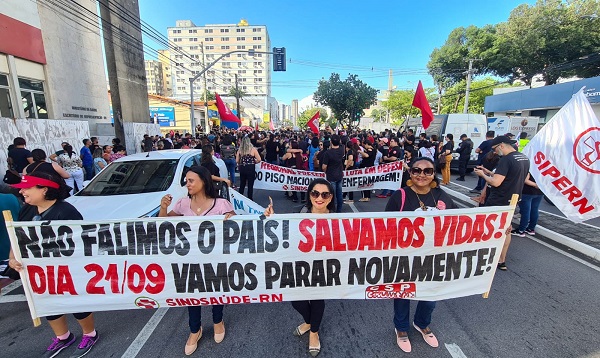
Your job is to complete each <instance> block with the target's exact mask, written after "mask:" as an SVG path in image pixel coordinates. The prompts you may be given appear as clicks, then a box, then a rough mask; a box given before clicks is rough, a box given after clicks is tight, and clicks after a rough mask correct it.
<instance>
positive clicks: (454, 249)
mask: <svg viewBox="0 0 600 358" xmlns="http://www.w3.org/2000/svg"><path fill="white" fill-rule="evenodd" d="M513 210H514V206H507V207H484V208H475V209H455V210H444V211H427V212H424V211H415V212H383V213H360V214H348V213H344V214H327V215H316V214H310V215H307V214H303V215H302V216H300V215H298V214H286V215H274V216H271V217H269V218H265V217H264V216H258V215H244V216H241V215H239V216H234V217H233V218H232V219H229V220H225V221H224V220H223V216H212V217H167V218H143V219H142V218H140V219H128V220H123V221H104V222H91V221H53V222H45V223H42V222H10V221H9V222H7V228H8V230H9V234H10V236H11V241H12V243H13V248H14V251H15V255H16V257H17V259H19V260H20V261H21V262H22V263H23V265H24V267H25V270H24V272H23V273H22V275H21V276H22V278H23V287H24V289H25V290H26V292H27V296H28V302H29V305H30V310H31V312H32V316H33V317H40V316H47V315H55V314H62V313H70V312H86V311H90V310H93V311H107V310H120V309H134V308H158V307H179V306H190V305H199V306H204V305H213V304H242V303H263V302H281V301H294V300H315V299H380V298H409V299H417V300H440V299H447V298H454V297H461V296H467V295H473V294H479V293H484V292H486V291H489V289H490V286H491V283H492V279H493V276H494V273H495V270H496V265H497V263H498V258H499V254H500V251H501V249H502V245H503V243H504V238H505V231H506V229H507V227H508V226H509V225H510V222H511V219H512V215H513V214H512V213H513Z"/></svg>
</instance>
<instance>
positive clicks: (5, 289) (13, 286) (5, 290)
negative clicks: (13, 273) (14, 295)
mask: <svg viewBox="0 0 600 358" xmlns="http://www.w3.org/2000/svg"><path fill="white" fill-rule="evenodd" d="M19 287H21V280H18V281H14V282H11V283H10V284H8V285H6V286H4V287H2V294H1V295H2V296H4V295H6V294H8V293H10V292H11V291H13V290H15V289H17V288H19Z"/></svg>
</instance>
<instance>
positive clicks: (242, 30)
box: [236, 29, 246, 32]
mask: <svg viewBox="0 0 600 358" xmlns="http://www.w3.org/2000/svg"><path fill="white" fill-rule="evenodd" d="M236 32H246V29H236Z"/></svg>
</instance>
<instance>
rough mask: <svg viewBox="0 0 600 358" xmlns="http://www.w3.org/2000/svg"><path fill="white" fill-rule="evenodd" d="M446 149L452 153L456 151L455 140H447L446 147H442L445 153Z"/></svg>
mask: <svg viewBox="0 0 600 358" xmlns="http://www.w3.org/2000/svg"><path fill="white" fill-rule="evenodd" d="M445 151H449V152H450V153H452V152H453V151H454V142H446V144H444V147H443V148H442V153H444V152H445Z"/></svg>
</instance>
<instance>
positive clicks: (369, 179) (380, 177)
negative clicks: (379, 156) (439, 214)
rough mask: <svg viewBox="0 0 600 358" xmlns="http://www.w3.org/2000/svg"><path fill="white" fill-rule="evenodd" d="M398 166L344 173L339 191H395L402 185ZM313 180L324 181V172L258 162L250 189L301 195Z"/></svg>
mask: <svg viewBox="0 0 600 358" xmlns="http://www.w3.org/2000/svg"><path fill="white" fill-rule="evenodd" d="M402 163H403V162H401V161H399V162H393V163H387V164H381V165H379V166H376V167H368V168H360V169H352V170H345V171H344V179H343V180H342V191H343V192H351V191H360V190H375V189H391V190H398V189H400V185H401V184H402ZM315 178H325V173H323V172H311V171H307V170H299V169H293V168H286V167H280V166H278V165H274V164H269V163H266V162H260V163H258V164H256V181H255V182H254V189H266V190H278V191H300V192H302V191H306V189H307V188H308V185H309V184H310V182H311V181H312V180H314V179H315Z"/></svg>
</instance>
